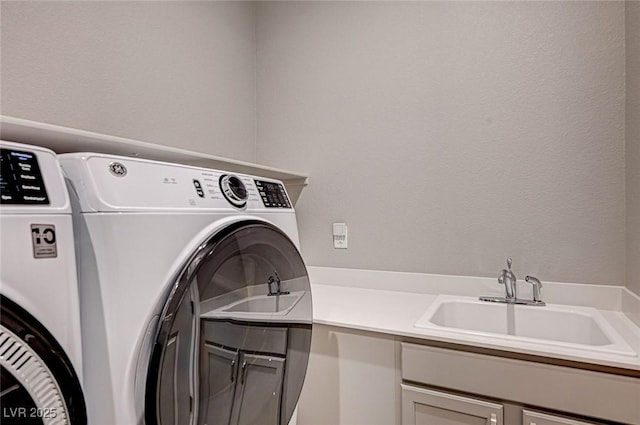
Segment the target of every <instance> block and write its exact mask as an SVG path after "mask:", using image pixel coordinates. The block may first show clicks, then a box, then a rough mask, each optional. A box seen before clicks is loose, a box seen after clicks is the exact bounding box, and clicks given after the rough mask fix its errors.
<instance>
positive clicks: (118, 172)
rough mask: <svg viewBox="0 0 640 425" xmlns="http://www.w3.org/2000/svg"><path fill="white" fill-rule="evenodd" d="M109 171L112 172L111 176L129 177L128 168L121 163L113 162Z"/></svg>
mask: <svg viewBox="0 0 640 425" xmlns="http://www.w3.org/2000/svg"><path fill="white" fill-rule="evenodd" d="M109 171H111V174H113V175H114V176H118V177H124V176H126V175H127V167H125V166H124V164H122V163H120V162H112V163H111V164H109Z"/></svg>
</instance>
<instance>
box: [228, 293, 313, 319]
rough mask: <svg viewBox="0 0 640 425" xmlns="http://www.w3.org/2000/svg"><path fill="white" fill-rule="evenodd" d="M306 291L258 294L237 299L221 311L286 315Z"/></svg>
mask: <svg viewBox="0 0 640 425" xmlns="http://www.w3.org/2000/svg"><path fill="white" fill-rule="evenodd" d="M303 294H304V292H293V293H290V294H285V295H277V296H275V295H274V296H269V295H257V296H253V297H249V298H244V299H242V300H240V301H236V302H234V303H232V304H229V305H227V306H225V307H222V308H221V309H220V311H224V312H232V313H242V314H278V315H283V316H284V315H286V314H287V313H289V311H291V309H292V308H293V307H294V306H295V305H296V303H297V302H298V301H299V300H300V298H301V297H302V295H303Z"/></svg>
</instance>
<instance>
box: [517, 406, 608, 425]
mask: <svg viewBox="0 0 640 425" xmlns="http://www.w3.org/2000/svg"><path fill="white" fill-rule="evenodd" d="M522 424H523V425H598V424H597V423H596V422H583V421H578V420H575V419H569V418H563V417H560V416H555V415H549V414H548V413H542V412H536V411H534V410H527V409H524V410H523V411H522Z"/></svg>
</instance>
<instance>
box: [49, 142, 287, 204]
mask: <svg viewBox="0 0 640 425" xmlns="http://www.w3.org/2000/svg"><path fill="white" fill-rule="evenodd" d="M59 159H60V163H61V164H62V168H63V169H64V172H65V173H66V174H67V176H68V177H69V178H70V179H71V180H73V181H82V182H86V183H87V184H85V185H78V186H76V192H77V193H78V194H79V197H80V199H81V204H82V208H86V210H87V211H112V210H117V211H134V210H135V211H138V210H144V211H151V210H167V209H177V210H191V211H195V210H210V209H227V210H228V209H230V208H232V209H233V210H235V211H256V210H267V209H268V210H272V211H275V210H276V209H278V210H279V209H289V210H293V204H292V203H291V201H290V199H289V197H288V195H287V192H286V189H285V186H284V184H282V182H280V181H278V180H271V179H268V178H260V177H256V176H249V175H245V174H233V173H227V172H224V171H220V170H213V169H207V168H200V167H193V166H188V165H180V164H169V163H164V162H158V161H152V160H146V159H140V158H127V157H117V156H113V155H103V154H92V153H73V154H63V155H60V156H59Z"/></svg>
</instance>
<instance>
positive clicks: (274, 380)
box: [177, 320, 287, 425]
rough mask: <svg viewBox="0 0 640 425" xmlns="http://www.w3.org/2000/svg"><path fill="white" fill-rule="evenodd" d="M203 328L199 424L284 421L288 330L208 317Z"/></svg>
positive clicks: (245, 424) (270, 424)
mask: <svg viewBox="0 0 640 425" xmlns="http://www.w3.org/2000/svg"><path fill="white" fill-rule="evenodd" d="M201 329H202V333H203V338H202V339H203V341H205V342H204V344H202V347H201V351H202V353H201V356H200V359H201V360H200V371H199V373H200V382H202V383H205V384H204V385H203V386H202V387H201V388H200V398H199V406H198V409H199V412H200V414H199V418H200V419H199V425H254V424H259V425H281V422H282V421H283V420H281V401H282V398H283V387H284V375H285V364H286V362H287V360H286V353H287V328H284V327H282V328H281V327H269V328H264V327H260V326H250V325H239V324H232V323H227V322H221V321H220V322H219V321H212V320H204V321H202V326H201ZM258 336H262V337H258ZM265 336H267V337H266V338H265ZM177 423H180V424H182V423H183V422H177ZM184 423H186V422H184Z"/></svg>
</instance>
